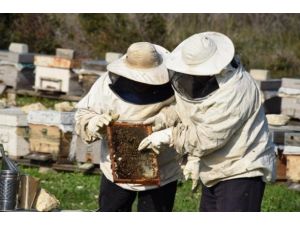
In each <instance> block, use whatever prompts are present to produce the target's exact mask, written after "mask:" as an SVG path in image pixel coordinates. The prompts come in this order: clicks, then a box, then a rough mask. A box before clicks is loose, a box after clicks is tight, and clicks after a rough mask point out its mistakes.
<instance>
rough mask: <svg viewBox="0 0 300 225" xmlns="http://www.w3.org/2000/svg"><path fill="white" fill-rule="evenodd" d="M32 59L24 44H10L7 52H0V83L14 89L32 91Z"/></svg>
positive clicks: (32, 56)
mask: <svg viewBox="0 0 300 225" xmlns="http://www.w3.org/2000/svg"><path fill="white" fill-rule="evenodd" d="M33 58H34V55H33V54H32V53H28V46H27V45H26V44H19V43H11V44H10V46H9V51H0V83H3V85H5V86H8V87H12V88H14V89H32V86H33V84H34V73H33V71H34V65H33Z"/></svg>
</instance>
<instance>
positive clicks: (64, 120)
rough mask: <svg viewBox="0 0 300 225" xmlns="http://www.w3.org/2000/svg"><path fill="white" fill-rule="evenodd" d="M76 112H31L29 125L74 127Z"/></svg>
mask: <svg viewBox="0 0 300 225" xmlns="http://www.w3.org/2000/svg"><path fill="white" fill-rule="evenodd" d="M74 115H75V112H58V111H54V110H44V111H30V112H29V113H28V117H27V119H28V123H32V124H42V125H50V126H52V125H54V126H55V125H58V126H59V125H70V126H71V125H72V124H73V121H74Z"/></svg>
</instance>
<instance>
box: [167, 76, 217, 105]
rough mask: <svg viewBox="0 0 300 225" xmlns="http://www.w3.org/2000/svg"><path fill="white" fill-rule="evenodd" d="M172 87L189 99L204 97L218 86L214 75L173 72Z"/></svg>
mask: <svg viewBox="0 0 300 225" xmlns="http://www.w3.org/2000/svg"><path fill="white" fill-rule="evenodd" d="M172 85H173V87H174V89H175V90H176V91H177V92H178V93H179V94H180V95H182V96H184V97H185V98H187V99H189V100H195V99H199V98H204V97H206V96H207V95H209V94H211V93H212V92H214V91H215V90H217V89H218V88H219V85H218V82H217V79H216V77H215V76H193V75H187V74H182V73H175V74H174V75H173V77H172Z"/></svg>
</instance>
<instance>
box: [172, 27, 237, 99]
mask: <svg viewBox="0 0 300 225" xmlns="http://www.w3.org/2000/svg"><path fill="white" fill-rule="evenodd" d="M233 56H234V46H233V43H232V41H231V40H230V39H229V38H228V37H227V36H225V35H223V34H220V33H216V32H204V33H199V34H195V35H193V36H191V37H190V38H188V39H186V40H184V41H183V42H182V43H181V44H179V45H178V46H177V47H176V48H175V49H174V51H173V52H172V53H171V55H170V57H169V58H168V60H167V63H166V64H167V68H168V69H169V75H170V77H171V79H172V85H173V88H174V89H175V90H176V91H177V92H178V93H179V94H180V95H182V96H184V97H186V98H187V99H191V100H192V99H198V98H204V97H206V96H208V95H210V94H211V93H213V92H214V91H216V90H217V89H218V88H219V82H218V81H219V80H222V79H219V78H220V77H222V75H225V74H227V73H228V71H231V70H233V69H234V68H236V67H237V62H236V60H235V59H234V57H233Z"/></svg>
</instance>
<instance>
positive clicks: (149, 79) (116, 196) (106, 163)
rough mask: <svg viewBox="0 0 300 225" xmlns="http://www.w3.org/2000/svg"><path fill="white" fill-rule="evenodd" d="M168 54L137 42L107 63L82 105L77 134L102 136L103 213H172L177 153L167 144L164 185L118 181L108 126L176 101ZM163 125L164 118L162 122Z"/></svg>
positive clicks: (161, 164) (93, 138)
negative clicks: (112, 159) (135, 210)
mask: <svg viewBox="0 0 300 225" xmlns="http://www.w3.org/2000/svg"><path fill="white" fill-rule="evenodd" d="M168 55H169V52H168V51H167V50H166V49H164V48H163V47H161V46H158V45H153V44H151V43H148V42H138V43H134V44H132V45H131V46H130V47H129V48H128V50H127V53H126V54H125V55H124V56H123V57H122V58H120V59H118V60H116V61H114V62H112V63H111V64H109V65H108V66H107V70H108V72H107V73H106V74H105V75H103V76H101V77H100V78H99V79H98V80H97V81H96V82H95V84H94V85H93V86H92V88H91V90H90V91H89V93H88V94H87V95H86V96H85V97H84V98H83V99H82V100H81V101H80V102H79V103H78V104H77V108H78V110H77V112H76V115H75V120H76V132H77V134H78V135H80V136H81V137H82V138H83V140H84V141H85V142H87V143H91V142H94V141H96V140H99V139H101V145H102V147H101V161H100V168H101V171H102V172H103V176H102V179H101V188H100V194H99V205H100V211H131V207H132V204H133V202H134V200H135V198H136V196H138V204H137V207H138V211H172V208H173V204H174V198H175V193H176V187H177V179H178V178H179V177H180V174H181V170H180V166H179V163H178V161H177V159H176V156H177V153H176V151H174V150H173V149H170V148H167V149H166V150H165V151H164V152H163V153H161V154H159V156H158V164H159V171H160V186H156V185H151V186H144V185H139V184H119V183H118V184H115V183H113V177H112V170H111V160H110V156H109V150H108V145H107V140H106V138H105V137H104V136H103V134H104V133H105V132H104V130H105V129H106V128H105V127H106V126H107V125H109V123H110V122H112V121H113V120H116V119H118V120H119V121H127V122H128V121H131V122H132V123H135V122H137V121H144V120H145V119H147V118H149V117H152V116H154V115H155V114H157V113H158V112H159V111H160V110H161V109H162V108H163V107H164V106H166V105H169V104H171V103H172V102H174V100H175V98H174V91H173V90H172V87H171V84H170V79H169V75H168V70H167V68H166V66H165V64H164V61H165V59H166V57H167V56H168ZM162 123H163V121H162Z"/></svg>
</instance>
